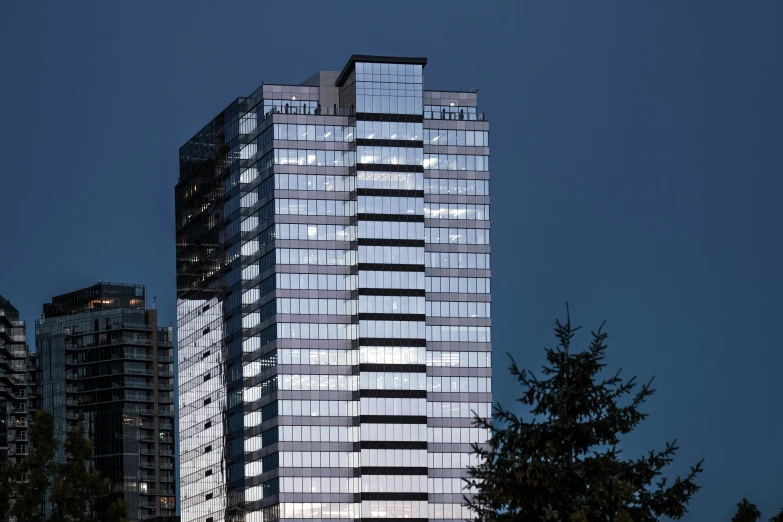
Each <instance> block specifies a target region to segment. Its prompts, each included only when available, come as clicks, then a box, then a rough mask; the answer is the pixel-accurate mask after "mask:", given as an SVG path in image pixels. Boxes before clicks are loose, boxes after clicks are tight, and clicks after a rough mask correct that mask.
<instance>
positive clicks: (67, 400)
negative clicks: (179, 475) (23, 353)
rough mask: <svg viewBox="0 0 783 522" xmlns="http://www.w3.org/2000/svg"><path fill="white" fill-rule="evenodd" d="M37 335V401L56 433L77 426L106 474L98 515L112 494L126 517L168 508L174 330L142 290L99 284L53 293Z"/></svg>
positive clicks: (165, 512) (171, 505) (167, 512)
mask: <svg viewBox="0 0 783 522" xmlns="http://www.w3.org/2000/svg"><path fill="white" fill-rule="evenodd" d="M35 338H36V352H37V353H36V370H37V374H38V375H37V382H38V385H39V386H40V395H41V397H40V407H41V408H42V409H44V410H47V411H49V412H51V413H52V414H53V415H54V430H55V438H57V439H59V440H61V441H64V440H65V437H66V434H67V430H69V429H73V428H75V427H77V426H78V425H80V424H81V426H82V428H83V430H84V433H85V435H86V436H87V437H88V438H89V439H90V441H91V442H92V444H93V459H92V464H93V465H94V466H95V467H96V468H97V469H98V470H99V471H100V472H101V474H102V475H103V476H105V477H107V478H108V479H109V480H110V481H111V491H112V494H111V495H110V496H109V497H108V498H103V499H99V501H98V503H97V513H96V515H97V516H98V518H100V517H101V516H102V515H103V513H104V512H105V509H106V507H107V506H108V504H109V503H110V502H111V501H112V500H114V498H117V497H121V498H123V499H124V500H125V501H126V502H127V503H128V516H129V517H128V519H129V520H131V521H140V520H146V519H149V518H151V517H155V516H172V515H174V513H175V507H176V506H175V489H174V372H173V353H172V352H173V332H172V327H159V326H158V319H157V311H156V310H154V309H152V310H148V309H147V307H146V294H145V289H144V287H143V286H139V285H127V284H119V283H107V282H100V283H98V284H96V285H94V286H91V287H88V288H83V289H81V290H77V291H75V292H70V293H68V294H64V295H60V296H57V297H54V298H53V299H52V302H51V303H49V304H44V306H43V315H42V317H41V319H40V320H39V321H36V328H35ZM64 458H65V456H64V454H63V452H62V445H61V446H60V449H59V453H58V455H57V456H56V459H58V460H60V461H61V460H62V459H64ZM50 509H51V506H47V510H50Z"/></svg>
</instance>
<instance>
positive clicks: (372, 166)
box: [356, 163, 424, 174]
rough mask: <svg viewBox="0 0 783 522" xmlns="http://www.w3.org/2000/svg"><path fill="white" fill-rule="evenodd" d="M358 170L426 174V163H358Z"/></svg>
mask: <svg viewBox="0 0 783 522" xmlns="http://www.w3.org/2000/svg"><path fill="white" fill-rule="evenodd" d="M356 170H363V171H365V172H421V173H422V174H424V165H387V164H384V163H357V164H356Z"/></svg>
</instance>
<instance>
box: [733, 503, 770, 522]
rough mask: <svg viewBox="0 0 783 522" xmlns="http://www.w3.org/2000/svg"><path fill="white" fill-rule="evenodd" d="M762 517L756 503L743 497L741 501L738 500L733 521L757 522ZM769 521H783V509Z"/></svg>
mask: <svg viewBox="0 0 783 522" xmlns="http://www.w3.org/2000/svg"><path fill="white" fill-rule="evenodd" d="M760 518H761V511H759V509H758V508H757V507H756V504H754V503H752V502H750V501H749V500H748V499H746V498H743V499H742V500H741V501H740V502H737V512H736V513H735V514H734V516H733V517H731V522H756V521H757V520H759V519H760ZM769 522H783V509H781V510H780V513H778V514H777V515H775V516H774V517H772V518H770V519H769Z"/></svg>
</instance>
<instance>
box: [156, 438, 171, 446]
mask: <svg viewBox="0 0 783 522" xmlns="http://www.w3.org/2000/svg"><path fill="white" fill-rule="evenodd" d="M158 440H160V442H162V443H164V444H174V438H173V437H160V438H159V439H158Z"/></svg>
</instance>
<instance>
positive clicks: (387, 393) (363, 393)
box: [359, 390, 427, 399]
mask: <svg viewBox="0 0 783 522" xmlns="http://www.w3.org/2000/svg"><path fill="white" fill-rule="evenodd" d="M359 397H375V398H382V399H426V398H427V391H426V390H359Z"/></svg>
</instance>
